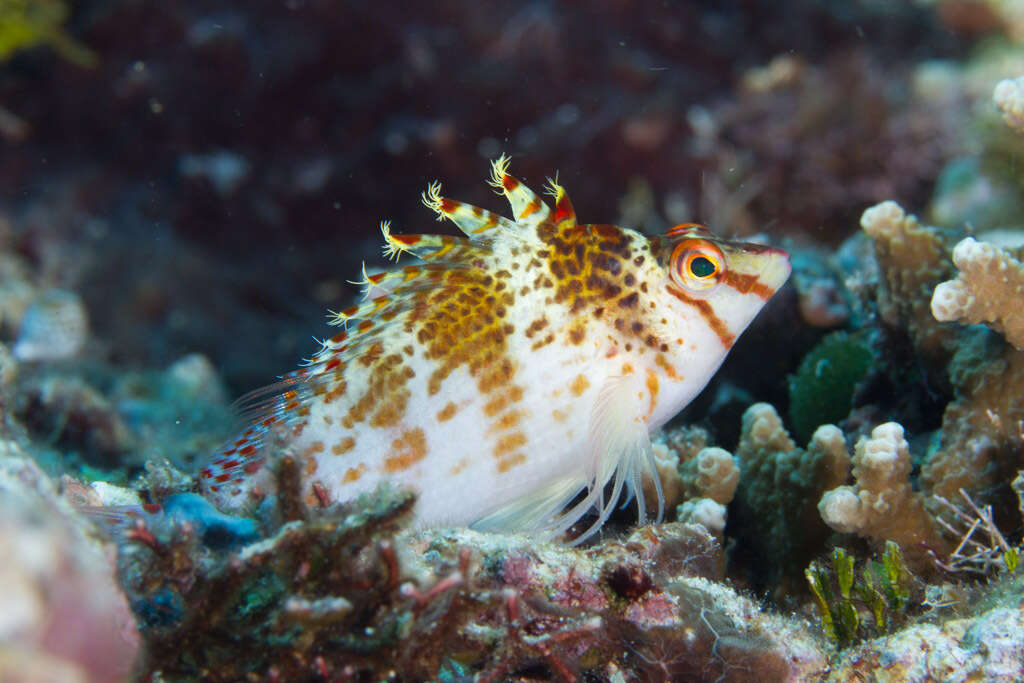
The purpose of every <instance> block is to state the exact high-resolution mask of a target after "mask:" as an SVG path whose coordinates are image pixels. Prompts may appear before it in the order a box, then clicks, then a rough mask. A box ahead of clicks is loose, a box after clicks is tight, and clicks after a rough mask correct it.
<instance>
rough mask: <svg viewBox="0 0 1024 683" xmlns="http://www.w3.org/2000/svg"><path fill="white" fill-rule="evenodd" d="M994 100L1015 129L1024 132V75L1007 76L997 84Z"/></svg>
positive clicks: (993, 94)
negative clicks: (1017, 76) (1016, 76)
mask: <svg viewBox="0 0 1024 683" xmlns="http://www.w3.org/2000/svg"><path fill="white" fill-rule="evenodd" d="M992 101H993V102H995V105H996V107H998V108H999V111H1000V112H1002V114H1003V120H1004V121H1006V125H1008V126H1009V127H1010V128H1012V129H1013V130H1015V131H1017V132H1018V133H1024V76H1021V77H1020V78H1006V79H1003V80H1001V81H999V83H997V84H996V88H995V90H994V91H993V92H992Z"/></svg>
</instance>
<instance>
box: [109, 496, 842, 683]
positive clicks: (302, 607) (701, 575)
mask: <svg viewBox="0 0 1024 683" xmlns="http://www.w3.org/2000/svg"><path fill="white" fill-rule="evenodd" d="M411 503H412V500H411V498H410V497H409V496H407V495H404V494H402V493H400V492H395V491H389V490H381V491H378V492H377V493H375V494H374V495H373V496H372V497H370V498H364V499H363V500H362V501H360V503H359V504H358V505H355V506H350V507H348V508H340V509H339V508H335V509H328V510H324V511H322V513H320V514H318V515H317V516H316V517H315V518H312V519H309V520H295V521H292V522H289V523H286V524H285V525H284V526H282V527H281V528H280V529H279V530H277V531H276V532H275V533H274V534H273V535H272V536H270V537H269V538H267V539H266V540H262V541H259V542H257V543H254V544H251V545H248V546H245V547H243V548H241V549H240V550H238V551H237V552H235V553H233V554H232V555H230V556H228V557H223V556H217V555H215V554H211V552H210V551H209V549H206V548H204V547H203V546H202V544H201V543H198V542H197V539H196V538H195V537H194V535H192V534H191V533H190V532H189V530H188V528H187V527H183V526H181V525H173V524H172V525H164V526H163V527H162V528H156V527H154V528H153V530H152V533H150V534H143V533H141V532H140V533H137V534H136V541H135V542H134V543H133V546H132V547H131V548H130V549H129V551H128V552H127V553H125V554H123V557H122V571H123V573H124V575H125V583H126V585H127V586H128V588H129V594H130V595H132V596H133V603H134V604H135V605H136V610H137V611H140V618H142V619H143V621H144V622H145V623H146V624H147V630H148V639H147V640H148V643H149V648H148V649H147V654H146V659H145V661H144V664H143V670H144V671H145V672H146V673H147V675H154V676H163V677H172V678H176V677H182V676H185V677H190V676H194V675H197V674H198V673H199V672H202V673H203V676H204V677H205V678H207V679H208V680H237V679H239V678H243V677H245V676H246V675H256V676H270V677H277V678H279V679H281V680H290V679H294V678H301V677H308V676H316V675H319V676H326V677H328V678H330V677H332V676H337V675H344V676H348V677H356V678H359V677H367V676H368V677H371V678H377V677H380V676H385V675H388V673H389V671H390V672H394V673H396V674H397V673H399V672H400V673H401V675H402V677H403V678H412V679H433V680H436V679H438V677H441V676H443V675H444V672H445V671H447V672H449V673H451V672H461V675H463V676H471V675H472V676H476V677H477V678H479V679H481V680H502V679H504V678H506V677H509V676H515V675H527V673H526V672H532V673H530V674H529V675H532V676H537V677H541V678H547V677H553V678H556V679H558V680H578V677H579V676H581V675H584V674H587V675H593V676H598V677H602V678H605V677H607V676H609V674H610V673H611V672H613V671H621V672H632V673H634V674H636V675H639V676H641V677H650V676H657V675H658V672H661V673H662V674H663V675H664V676H666V677H668V678H670V679H675V678H676V677H684V678H685V677H696V678H699V679H702V680H703V679H714V678H719V677H724V678H729V679H730V680H732V679H733V677H735V676H737V675H739V674H740V672H743V671H752V670H758V671H761V672H762V673H763V674H764V673H767V675H770V676H771V677H772V678H780V679H781V678H794V677H796V678H799V677H801V676H807V675H812V674H816V673H819V672H821V671H822V670H823V667H824V663H825V659H824V655H823V651H822V649H821V648H820V646H819V645H818V644H817V642H816V641H815V639H814V638H813V637H811V636H810V634H809V632H808V630H807V627H806V626H804V625H802V624H800V623H799V622H793V621H790V620H785V619H782V618H780V617H775V616H771V615H767V614H764V613H762V612H761V611H760V609H759V608H758V607H757V606H756V605H755V604H754V603H752V602H750V601H749V600H747V599H745V598H743V597H741V596H739V595H737V594H736V593H734V592H733V591H731V590H730V589H728V588H726V587H725V586H722V585H720V584H717V583H714V582H713V581H710V580H709V578H708V577H711V578H719V577H720V576H721V570H722V560H721V551H720V549H719V548H718V546H717V543H716V542H715V540H714V539H713V538H712V537H711V536H710V535H708V533H707V531H705V530H704V529H703V528H701V527H698V526H690V525H684V524H669V525H665V526H662V527H653V528H646V529H639V530H637V531H636V532H635V533H633V534H632V535H631V536H629V537H627V538H624V539H622V540H616V541H608V542H605V543H602V544H601V545H600V546H597V547H594V548H591V549H589V550H586V551H583V550H579V549H573V548H569V547H566V546H564V545H537V544H535V543H533V542H531V541H530V540H529V539H525V538H521V537H515V536H509V537H503V536H489V535H484V534H477V533H474V532H470V531H465V530H462V531H458V530H452V531H439V532H434V531H432V532H420V533H409V532H404V533H398V534H397V535H396V533H395V532H396V530H397V529H399V528H400V527H401V526H402V519H403V516H404V514H405V513H406V512H407V511H408V510H409V508H410V506H411ZM149 528H150V527H148V526H147V530H148V529H149ZM154 563H155V564H158V565H159V566H160V567H161V568H162V570H161V571H159V572H154V571H153V565H154ZM199 605H202V609H201V610H197V609H196V608H197V607H198V606H199ZM243 652H244V653H246V656H244V657H241V656H239V655H240V654H241V653H243ZM743 675H745V674H743ZM740 679H742V676H741V678H740Z"/></svg>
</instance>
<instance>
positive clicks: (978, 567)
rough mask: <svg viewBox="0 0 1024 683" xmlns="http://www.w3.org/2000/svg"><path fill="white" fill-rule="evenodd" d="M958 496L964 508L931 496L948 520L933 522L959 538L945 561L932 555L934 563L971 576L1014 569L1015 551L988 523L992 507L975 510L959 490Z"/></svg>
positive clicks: (975, 506) (973, 504)
mask: <svg viewBox="0 0 1024 683" xmlns="http://www.w3.org/2000/svg"><path fill="white" fill-rule="evenodd" d="M960 496H961V497H962V498H963V499H964V501H965V503H966V509H965V508H963V507H959V506H957V505H954V504H953V503H951V502H950V501H948V500H946V499H945V498H943V497H942V496H934V500H935V502H936V503H937V504H938V505H939V506H940V507H941V508H942V510H943V511H944V512H946V513H947V514H948V515H949V517H950V519H949V520H948V521H947V520H946V519H943V518H942V516H941V515H939V516H936V518H935V521H936V522H938V523H939V524H940V525H941V526H942V528H943V529H945V530H946V531H948V532H949V533H950V535H952V536H953V537H954V538H959V539H960V540H959V542H958V543H957V546H956V548H955V549H954V550H953V552H951V553H950V554H949V556H948V557H947V558H946V559H945V560H941V559H940V558H939V557H938V556H936V555H934V553H933V559H934V561H935V564H937V565H938V566H939V567H941V568H942V569H945V570H946V571H948V572H971V573H974V574H992V573H994V572H995V571H997V570H999V569H1004V568H1008V569H1010V570H1011V571H1013V570H1014V569H1016V565H1017V559H1018V553H1019V551H1018V549H1017V548H1015V547H1013V546H1011V545H1010V544H1009V543H1008V542H1007V540H1006V537H1005V536H1003V534H1002V532H1001V531H999V528H998V527H997V526H996V524H995V522H994V521H992V506H991V505H986V506H985V507H978V505H977V503H975V502H974V500H973V499H972V498H971V497H970V496H969V495H968V494H967V492H966V491H964V490H963V489H960Z"/></svg>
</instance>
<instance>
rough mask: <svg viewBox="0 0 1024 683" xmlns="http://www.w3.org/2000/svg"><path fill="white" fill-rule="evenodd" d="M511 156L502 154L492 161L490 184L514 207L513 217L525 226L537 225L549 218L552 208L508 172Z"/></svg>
mask: <svg viewBox="0 0 1024 683" xmlns="http://www.w3.org/2000/svg"><path fill="white" fill-rule="evenodd" d="M509 161H510V160H509V158H508V157H507V156H505V155H504V154H502V155H501V156H500V157H498V158H497V159H495V160H494V161H492V162H491V180H490V181H489V182H490V185H491V186H492V187H493V188H494V189H496V190H497V191H498V192H499V193H500V194H503V195H505V198H506V199H508V203H509V205H510V206H511V207H512V217H513V218H514V219H515V221H516V223H518V224H519V225H520V226H525V227H531V228H532V227H536V226H538V225H540V224H541V223H543V222H544V221H546V220H548V218H549V217H550V216H551V208H550V207H548V205H547V204H545V203H544V200H542V199H541V198H540V197H538V196H537V195H536V194H535V193H534V191H533V190H531V189H530V188H528V187H527V186H526V185H524V184H523V182H522V181H521V180H519V179H518V178H514V177H513V176H510V175H509V174H508V165H509Z"/></svg>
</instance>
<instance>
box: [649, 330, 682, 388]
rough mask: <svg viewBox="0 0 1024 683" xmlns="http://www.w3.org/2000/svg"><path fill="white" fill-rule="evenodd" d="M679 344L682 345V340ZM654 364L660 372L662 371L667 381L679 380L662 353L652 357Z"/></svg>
mask: <svg viewBox="0 0 1024 683" xmlns="http://www.w3.org/2000/svg"><path fill="white" fill-rule="evenodd" d="M679 343H680V344H682V343H683V340H682V339H680V340H679ZM654 364H655V365H657V366H658V367H659V368H661V369H662V370H664V371H665V374H666V375H667V376H668V378H669V379H675V380H678V379H681V378H680V377H679V374H678V373H677V372H676V369H675V367H674V366H673V365H672V364H671V363H669V362H668V359H667V358H666V357H665V354H664V353H659V354H658V355H656V356H655V357H654Z"/></svg>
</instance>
